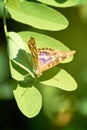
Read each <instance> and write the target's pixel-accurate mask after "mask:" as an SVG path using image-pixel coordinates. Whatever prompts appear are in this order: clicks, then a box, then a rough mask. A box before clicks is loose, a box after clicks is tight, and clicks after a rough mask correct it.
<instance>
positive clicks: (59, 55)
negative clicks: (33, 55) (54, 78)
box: [38, 48, 75, 72]
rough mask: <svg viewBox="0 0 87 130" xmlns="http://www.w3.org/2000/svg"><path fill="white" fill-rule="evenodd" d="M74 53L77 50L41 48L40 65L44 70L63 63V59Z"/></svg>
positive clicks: (39, 54)
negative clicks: (66, 50)
mask: <svg viewBox="0 0 87 130" xmlns="http://www.w3.org/2000/svg"><path fill="white" fill-rule="evenodd" d="M74 53H75V51H69V52H63V51H60V50H57V51H54V50H52V49H49V48H44V49H39V50H38V57H39V67H40V68H41V71H42V72H43V71H45V70H48V69H50V68H52V67H53V66H56V65H57V64H59V63H61V62H62V61H63V60H65V59H67V58H68V57H70V56H72V55H73V54H74Z"/></svg>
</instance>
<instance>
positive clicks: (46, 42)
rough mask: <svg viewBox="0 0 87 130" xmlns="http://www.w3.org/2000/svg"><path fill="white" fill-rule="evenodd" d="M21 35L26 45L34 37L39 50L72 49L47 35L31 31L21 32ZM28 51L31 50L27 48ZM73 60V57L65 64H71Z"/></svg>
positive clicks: (65, 61)
mask: <svg viewBox="0 0 87 130" xmlns="http://www.w3.org/2000/svg"><path fill="white" fill-rule="evenodd" d="M19 35H20V36H21V37H22V38H23V40H24V41H25V43H27V42H28V40H29V39H30V37H34V38H35V41H36V45H37V48H53V49H54V50H62V51H70V49H69V48H68V47H66V46H65V45H64V44H63V43H61V42H60V41H58V40H56V39H54V38H52V37H49V36H47V35H43V34H39V33H35V32H29V31H23V32H20V33H19ZM27 47H28V46H27ZM27 50H29V48H27ZM72 59H73V56H71V57H69V58H67V59H66V60H64V61H63V63H67V62H70V61H71V60H72Z"/></svg>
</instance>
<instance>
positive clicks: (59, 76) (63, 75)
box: [37, 67, 77, 91]
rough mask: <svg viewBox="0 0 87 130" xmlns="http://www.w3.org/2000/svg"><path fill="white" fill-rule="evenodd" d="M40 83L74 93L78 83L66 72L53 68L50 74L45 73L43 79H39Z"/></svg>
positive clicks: (49, 71)
mask: <svg viewBox="0 0 87 130" xmlns="http://www.w3.org/2000/svg"><path fill="white" fill-rule="evenodd" d="M55 74H56V75H55ZM53 75H54V77H53ZM52 77H53V78H52ZM46 78H47V80H46ZM38 82H40V83H42V84H44V85H47V86H53V87H57V88H60V89H62V90H67V91H73V90H75V89H76V88H77V83H76V81H75V80H74V78H73V77H72V76H71V75H70V74H68V73H67V72H66V71H65V70H63V69H60V68H58V67H53V68H52V69H50V70H48V72H45V73H43V75H42V77H40V78H39V79H38ZM37 86H38V85H37Z"/></svg>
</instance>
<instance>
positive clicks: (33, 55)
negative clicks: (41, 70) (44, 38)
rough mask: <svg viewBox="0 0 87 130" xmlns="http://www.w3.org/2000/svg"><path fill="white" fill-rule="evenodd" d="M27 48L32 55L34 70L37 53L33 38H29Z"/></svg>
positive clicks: (36, 65) (36, 64)
mask: <svg viewBox="0 0 87 130" xmlns="http://www.w3.org/2000/svg"><path fill="white" fill-rule="evenodd" d="M28 46H29V49H30V51H31V54H32V62H33V66H34V69H35V70H36V69H37V67H38V51H37V48H36V43H35V40H34V38H33V37H31V38H30V40H29V41H28Z"/></svg>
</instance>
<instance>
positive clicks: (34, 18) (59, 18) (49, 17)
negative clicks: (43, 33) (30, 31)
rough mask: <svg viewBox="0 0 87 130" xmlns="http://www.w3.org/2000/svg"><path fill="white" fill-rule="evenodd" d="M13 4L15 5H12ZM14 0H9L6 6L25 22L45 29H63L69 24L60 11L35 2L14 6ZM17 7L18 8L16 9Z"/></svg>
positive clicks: (15, 17) (18, 19)
mask: <svg viewBox="0 0 87 130" xmlns="http://www.w3.org/2000/svg"><path fill="white" fill-rule="evenodd" d="M12 4H13V6H12ZM14 6H15V5H14V0H13V1H11V3H10V0H8V1H7V3H6V8H7V10H8V11H9V13H10V15H11V17H12V18H13V19H14V20H16V21H19V22H21V23H24V24H28V25H31V26H33V27H35V28H39V29H45V30H55V31H57V30H62V29H65V28H66V27H67V26H68V21H67V19H66V18H65V17H64V16H63V15H62V14H61V13H60V12H58V11H56V10H54V9H52V8H50V7H47V6H46V5H43V4H39V3H35V2H20V3H19V6H17V8H16V6H15V7H14ZM15 8H16V9H15Z"/></svg>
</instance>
